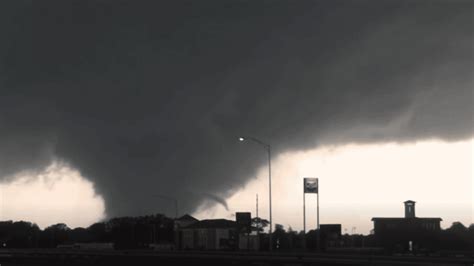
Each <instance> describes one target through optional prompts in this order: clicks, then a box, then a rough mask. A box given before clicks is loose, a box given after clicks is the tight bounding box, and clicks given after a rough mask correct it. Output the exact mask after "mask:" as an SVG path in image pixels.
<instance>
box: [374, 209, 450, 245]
mask: <svg viewBox="0 0 474 266" xmlns="http://www.w3.org/2000/svg"><path fill="white" fill-rule="evenodd" d="M415 203H416V202H415V201H412V200H407V201H405V202H404V205H405V217H400V218H391V217H390V218H389V217H375V218H372V221H373V222H374V239H375V243H376V245H377V246H379V247H383V248H385V250H387V251H390V252H421V251H430V250H435V249H436V248H437V247H436V244H437V243H439V237H440V232H441V227H440V222H441V221H442V219H441V218H420V217H416V216H415Z"/></svg>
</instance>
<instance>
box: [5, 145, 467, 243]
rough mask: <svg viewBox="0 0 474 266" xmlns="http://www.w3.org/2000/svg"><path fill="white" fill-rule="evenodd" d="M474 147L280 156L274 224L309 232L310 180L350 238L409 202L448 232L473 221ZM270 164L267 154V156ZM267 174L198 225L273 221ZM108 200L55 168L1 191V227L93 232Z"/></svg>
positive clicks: (312, 220)
mask: <svg viewBox="0 0 474 266" xmlns="http://www.w3.org/2000/svg"><path fill="white" fill-rule="evenodd" d="M473 150H474V140H473V139H471V140H468V141H460V142H453V143H446V142H440V141H420V142H416V143H406V144H397V143H385V144H381V143H378V144H364V145H359V144H349V145H343V146H334V147H321V148H319V149H314V150H308V151H302V152H288V153H284V154H280V155H279V156H277V157H276V158H275V159H274V160H273V161H272V175H273V176H272V189H273V191H272V192H273V221H274V224H276V223H278V224H282V225H284V226H285V228H288V227H289V226H291V227H292V228H293V229H296V230H302V227H303V221H302V215H303V210H302V197H303V193H302V189H303V184H302V182H303V177H318V178H319V185H320V193H321V194H320V214H321V224H325V223H341V224H342V228H343V233H344V232H345V231H344V228H346V229H347V232H348V233H351V232H352V228H353V227H355V233H364V234H367V233H368V232H369V231H370V229H372V222H371V220H370V219H371V218H372V217H403V215H404V209H403V202H404V201H405V200H414V201H416V202H417V203H416V215H417V216H418V217H441V218H442V219H443V221H442V224H441V225H442V227H443V228H446V227H449V226H450V225H451V223H452V222H454V221H461V222H462V223H463V224H464V225H466V226H468V225H469V224H470V223H472V222H473V221H474V205H473V203H474V182H473V172H474V160H473V154H472V153H473ZM262 156H265V154H262ZM267 171H268V169H267V166H266V165H263V166H262V167H261V168H260V169H258V170H257V172H256V173H257V174H256V177H258V178H254V179H251V180H250V181H249V182H248V183H247V184H246V185H245V186H243V188H241V189H240V190H236V192H235V193H234V194H233V195H232V196H230V197H229V198H228V199H227V201H228V202H227V203H228V206H229V211H227V210H225V208H224V207H222V206H221V205H216V206H214V207H212V208H207V209H204V207H202V208H200V209H199V210H198V211H196V212H195V213H194V214H193V215H195V216H196V217H197V218H199V219H212V218H227V219H232V220H233V219H235V217H234V216H233V214H234V213H235V212H236V211H251V212H252V215H255V195H256V194H257V193H258V194H259V215H260V216H261V217H263V218H266V219H268V172H267ZM306 207H307V209H306V215H307V220H306V225H307V230H310V229H314V227H315V226H316V195H315V194H307V195H306ZM104 208H105V205H104V200H103V199H102V197H101V196H100V195H96V194H95V192H94V186H93V184H92V183H91V182H90V181H88V180H87V179H85V178H84V177H82V176H81V175H80V173H79V172H78V171H76V170H74V169H71V168H69V167H67V166H64V165H60V164H57V163H56V164H53V165H51V166H50V167H49V168H47V170H46V171H44V172H43V173H40V174H39V175H37V177H34V176H33V177H32V176H31V174H30V175H28V174H27V173H23V174H22V175H19V176H18V179H16V180H15V181H13V182H12V183H3V184H0V220H14V221H18V220H25V221H30V222H34V223H36V224H38V225H39V226H40V227H41V228H44V227H46V226H49V225H52V224H56V223H59V222H64V223H66V224H67V225H68V226H69V227H71V228H74V227H87V226H89V225H91V224H92V223H94V222H97V221H100V220H102V219H103V218H104V217H105V215H104V213H105V209H104Z"/></svg>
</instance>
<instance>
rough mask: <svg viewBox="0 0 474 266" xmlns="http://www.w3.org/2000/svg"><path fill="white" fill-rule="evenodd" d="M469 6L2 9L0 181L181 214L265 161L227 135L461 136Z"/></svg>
mask: <svg viewBox="0 0 474 266" xmlns="http://www.w3.org/2000/svg"><path fill="white" fill-rule="evenodd" d="M473 5H474V4H473V2H472V1H456V0H454V1H417V0H409V1H403V0H402V1H379V0H373V1H364V0H362V1H329V0H328V1H313V0H311V1H304V0H303V1H279V0H277V1H266V0H252V1H240V0H229V1H221V0H203V1H187V0H173V1H117V0H113V1H112V0H95V1H92V0H81V1H72V0H71V1H63V0H61V1H23V0H14V1H13V0H7V1H2V2H1V3H0V32H1V34H2V42H0V178H1V179H0V180H2V182H9V181H11V180H13V179H14V178H15V176H16V175H17V174H18V173H20V172H23V171H32V172H34V171H41V170H43V169H45V168H46V167H47V166H48V165H50V164H51V163H53V162H61V163H66V164H67V165H70V166H71V167H73V168H75V169H77V170H78V171H80V173H81V175H82V176H84V177H85V178H87V179H88V180H90V181H92V182H93V184H94V188H95V190H96V192H97V193H99V194H101V195H102V196H103V197H104V199H105V204H106V210H107V214H108V215H109V216H117V215H135V214H137V213H139V210H141V209H148V210H150V211H156V210H168V209H169V206H166V204H168V203H167V202H165V201H162V202H157V201H156V200H154V199H153V195H155V194H166V195H172V196H173V197H174V198H176V199H178V200H179V204H180V211H182V212H191V211H193V210H195V209H196V208H197V207H199V206H200V205H201V204H203V203H204V202H205V201H206V200H208V199H209V198H212V199H214V201H216V202H219V203H222V204H224V203H225V201H223V202H222V201H221V200H217V199H218V198H226V197H227V196H229V195H231V194H232V193H233V192H235V191H236V190H237V189H239V188H240V187H241V186H243V185H244V184H245V183H246V182H247V181H248V179H249V178H250V177H252V176H254V174H255V172H256V170H257V169H258V167H259V166H262V165H265V163H266V155H265V151H264V150H263V149H262V147H259V146H258V145H252V144H251V143H241V142H239V141H238V137H239V136H240V135H245V136H253V137H256V138H259V139H262V140H264V141H265V142H266V143H270V144H271V145H272V151H273V153H274V155H275V156H276V155H278V154H279V153H282V152H285V151H290V150H305V149H312V148H315V147H318V146H322V145H338V144H345V143H353V142H356V143H374V142H386V141H397V142H413V141H417V140H424V139H433V138H434V139H441V140H444V141H456V140H462V139H467V138H471V137H472V136H473V132H474V131H473V125H474V123H473V115H472V114H473V109H472V106H473V89H472V88H473V85H474V84H473V69H474V68H473V61H474V60H473V59H474V58H473V49H472V47H474V45H473V32H474V31H473V30H474V29H473V23H472V10H473V7H474V6H473ZM189 191H199V193H189ZM202 192H205V193H202ZM147 195H149V197H147ZM209 195H219V197H218V198H215V197H210V196H209ZM160 204H162V205H160ZM138 206H140V207H138Z"/></svg>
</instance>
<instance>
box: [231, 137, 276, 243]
mask: <svg viewBox="0 0 474 266" xmlns="http://www.w3.org/2000/svg"><path fill="white" fill-rule="evenodd" d="M247 139H249V140H252V141H254V142H256V143H258V144H260V145H262V146H263V147H264V148H265V150H266V151H267V155H268V198H269V201H268V202H269V204H268V205H269V211H270V214H269V216H270V234H269V241H270V242H269V250H270V251H272V249H273V245H272V231H273V226H272V157H271V156H272V155H271V147H270V145H269V144H266V143H265V142H263V141H261V140H259V139H257V138H254V137H240V138H239V140H240V141H245V140H247Z"/></svg>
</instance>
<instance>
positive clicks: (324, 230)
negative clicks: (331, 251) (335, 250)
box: [320, 224, 341, 249]
mask: <svg viewBox="0 0 474 266" xmlns="http://www.w3.org/2000/svg"><path fill="white" fill-rule="evenodd" d="M320 234H321V245H322V246H321V247H322V248H323V249H326V248H332V247H338V246H340V242H341V224H321V225H320Z"/></svg>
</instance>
